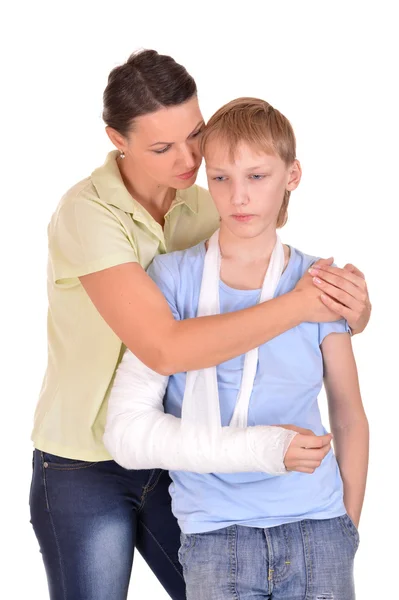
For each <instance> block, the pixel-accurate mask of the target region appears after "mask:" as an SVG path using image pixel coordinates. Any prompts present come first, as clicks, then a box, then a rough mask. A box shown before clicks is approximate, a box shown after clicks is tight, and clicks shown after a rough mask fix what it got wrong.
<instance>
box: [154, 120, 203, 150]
mask: <svg viewBox="0 0 399 600" xmlns="http://www.w3.org/2000/svg"><path fill="white" fill-rule="evenodd" d="M200 125H205V121H204V120H203V119H202V120H201V121H199V122H198V123H197V124H196V126H195V127H194V129H193V130H192V131H191V133H189V134H188V136H187V137H190V135H193V133H194V132H195V130H196V129H198V127H199V126H200ZM159 144H162V146H172V144H173V142H155V144H151V145H150V146H149V148H152V147H153V146H158V145H159Z"/></svg>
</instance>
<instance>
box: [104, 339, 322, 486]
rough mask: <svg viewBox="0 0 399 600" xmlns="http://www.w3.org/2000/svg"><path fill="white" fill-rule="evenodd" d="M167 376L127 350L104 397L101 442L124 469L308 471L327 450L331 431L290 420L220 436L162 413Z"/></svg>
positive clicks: (226, 429)
mask: <svg viewBox="0 0 399 600" xmlns="http://www.w3.org/2000/svg"><path fill="white" fill-rule="evenodd" d="M167 381H168V378H167V377H164V376H163V375H159V374H158V373H156V372H155V371H152V370H151V369H149V368H148V367H146V365H144V364H143V363H142V362H141V361H140V360H139V359H138V358H137V357H136V356H135V355H134V354H132V353H131V352H130V350H127V351H126V352H125V355H124V357H123V359H122V362H121V364H120V366H119V368H118V370H117V373H116V377H115V381H114V386H113V388H112V390H111V394H110V397H109V401H108V415H107V422H106V427H105V433H104V443H105V446H106V448H107V449H108V451H109V453H110V454H111V456H112V457H113V458H114V459H115V461H116V462H117V463H119V464H121V465H122V466H123V467H125V468H127V469H153V468H163V469H171V470H180V471H193V472H197V473H218V472H220V473H234V472H246V471H249V472H255V471H258V472H259V471H260V472H266V473H270V474H272V475H282V474H284V473H286V472H287V471H286V469H287V470H289V471H300V472H303V473H312V472H313V471H314V470H315V469H316V468H317V467H318V466H319V465H320V463H321V461H322V460H323V459H324V457H325V456H326V455H327V454H328V452H329V450H330V442H331V436H330V435H324V436H315V435H313V434H312V432H309V431H307V430H302V429H300V428H296V427H293V426H285V425H282V426H280V427H274V426H263V425H259V426H256V427H248V428H246V429H239V428H235V427H222V429H221V431H220V434H219V436H218V438H217V439H216V440H215V439H212V440H211V439H210V437H209V435H208V432H207V431H206V430H203V429H200V428H198V427H196V425H195V424H192V425H189V424H185V425H184V426H183V423H182V420H181V419H179V418H177V417H175V416H173V415H170V414H165V413H164V409H163V396H164V393H165V389H166V385H167Z"/></svg>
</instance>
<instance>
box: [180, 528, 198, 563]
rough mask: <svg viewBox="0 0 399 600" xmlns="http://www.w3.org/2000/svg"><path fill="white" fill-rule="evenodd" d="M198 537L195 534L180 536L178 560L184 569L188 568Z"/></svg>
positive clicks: (182, 534)
mask: <svg viewBox="0 0 399 600" xmlns="http://www.w3.org/2000/svg"><path fill="white" fill-rule="evenodd" d="M196 537H197V536H196V535H195V534H185V533H181V534H180V548H179V551H178V558H179V563H180V564H181V566H182V567H183V569H185V568H187V561H188V559H189V556H190V552H191V550H192V549H193V548H194V545H195V540H196Z"/></svg>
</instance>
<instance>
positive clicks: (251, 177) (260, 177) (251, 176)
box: [249, 173, 264, 181]
mask: <svg viewBox="0 0 399 600" xmlns="http://www.w3.org/2000/svg"><path fill="white" fill-rule="evenodd" d="M249 177H250V179H253V180H254V181H260V180H261V179H263V178H264V175H259V174H258V173H254V174H253V175H250V176H249Z"/></svg>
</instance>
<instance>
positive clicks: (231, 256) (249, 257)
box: [219, 225, 290, 290]
mask: <svg viewBox="0 0 399 600" xmlns="http://www.w3.org/2000/svg"><path fill="white" fill-rule="evenodd" d="M276 241H277V232H276V229H275V228H273V229H271V230H270V231H265V232H263V233H262V234H261V235H259V236H256V237H253V238H239V237H238V236H235V235H234V234H232V233H231V231H229V230H228V229H227V228H224V227H223V225H222V226H221V228H220V233H219V245H220V253H221V255H222V263H221V272H220V278H221V280H222V281H223V282H224V283H225V284H226V285H228V286H229V287H232V288H235V289H240V290H255V289H260V288H261V287H262V285H263V280H264V278H265V275H266V271H267V269H268V266H269V262H270V258H271V255H272V252H273V249H274V246H275V245H276ZM284 254H285V264H284V269H285V268H286V266H287V264H288V261H289V257H290V249H289V248H288V247H287V246H284Z"/></svg>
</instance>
